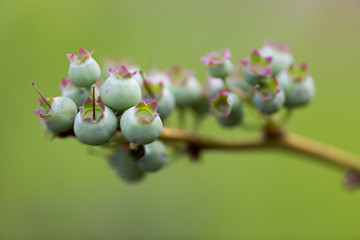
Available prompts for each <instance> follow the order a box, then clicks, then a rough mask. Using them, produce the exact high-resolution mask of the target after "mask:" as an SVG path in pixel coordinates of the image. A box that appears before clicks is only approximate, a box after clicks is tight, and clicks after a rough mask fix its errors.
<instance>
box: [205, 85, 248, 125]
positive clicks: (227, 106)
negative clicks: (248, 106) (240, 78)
mask: <svg viewBox="0 0 360 240" xmlns="http://www.w3.org/2000/svg"><path fill="white" fill-rule="evenodd" d="M210 113H211V114H212V115H214V116H215V117H216V120H217V122H218V123H219V124H221V125H223V126H225V127H233V126H235V125H238V124H240V123H241V122H242V119H243V114H244V113H243V110H242V106H241V101H240V99H239V97H238V96H237V95H236V94H234V93H231V92H227V91H224V92H220V93H218V94H217V96H216V97H215V98H214V99H212V100H211V108H210Z"/></svg>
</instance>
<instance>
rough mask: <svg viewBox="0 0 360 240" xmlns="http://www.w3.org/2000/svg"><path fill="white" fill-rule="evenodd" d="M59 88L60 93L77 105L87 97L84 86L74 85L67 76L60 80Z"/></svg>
mask: <svg viewBox="0 0 360 240" xmlns="http://www.w3.org/2000/svg"><path fill="white" fill-rule="evenodd" d="M60 88H61V95H62V96H64V97H68V98H70V99H71V100H73V101H74V103H75V104H76V105H77V106H78V107H79V106H81V105H83V103H84V102H85V100H86V99H87V98H88V97H89V92H88V91H87V90H86V89H85V88H78V87H76V86H75V85H73V84H72V83H71V81H70V79H68V78H63V80H62V81H61V82H60Z"/></svg>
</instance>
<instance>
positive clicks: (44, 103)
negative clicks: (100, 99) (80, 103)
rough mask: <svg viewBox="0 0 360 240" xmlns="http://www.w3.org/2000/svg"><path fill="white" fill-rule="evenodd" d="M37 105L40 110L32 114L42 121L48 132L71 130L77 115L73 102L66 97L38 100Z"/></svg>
mask: <svg viewBox="0 0 360 240" xmlns="http://www.w3.org/2000/svg"><path fill="white" fill-rule="evenodd" d="M39 105H40V109H37V110H35V111H34V113H35V114H36V115H38V116H39V117H40V118H42V119H44V123H45V125H46V127H47V128H48V129H49V130H51V131H53V132H65V131H68V130H70V129H72V127H73V125H74V118H75V116H76V113H77V106H76V104H75V103H74V101H73V100H71V99H70V98H67V97H55V98H46V99H45V98H40V99H39ZM49 105H50V107H49Z"/></svg>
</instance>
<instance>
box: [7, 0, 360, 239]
mask: <svg viewBox="0 0 360 240" xmlns="http://www.w3.org/2000/svg"><path fill="white" fill-rule="evenodd" d="M359 30H360V2H359V1H354V0H349V1H310V0H306V1H300V0H299V1H265V0H264V1H260V0H259V1H235V0H233V1H231V0H223V1H214V0H201V1H169V0H160V1H154V0H143V1H140V0H132V1H123V0H121V1H115V0H104V1H92V0H87V1H84V0H79V1H75V0H62V1H49V0H32V1H28V0H2V1H0V76H1V93H2V95H1V99H2V106H3V107H2V113H1V140H0V141H1V144H0V148H1V151H0V239H1V240H8V239H9V240H10V239H16V240H17V239H29V240H30V239H36V240H39V239H55V240H56V239H157V240H159V239H207V240H209V239H359V238H360V228H359V215H360V194H359V192H356V191H355V192H351V191H348V190H347V189H345V188H343V179H344V172H345V171H343V170H339V169H333V168H329V167H327V166H325V165H322V164H320V163H319V161H318V160H317V159H313V158H309V157H307V156H301V155H292V154H289V153H286V152H280V151H252V152H215V151H209V152H205V153H204V154H203V155H202V161H200V162H199V163H190V162H189V161H188V160H187V159H186V158H181V159H179V160H178V161H176V162H174V163H173V164H171V165H170V166H168V167H166V168H165V169H163V170H162V171H160V172H158V173H156V174H152V175H149V176H148V177H147V179H145V181H143V182H142V183H140V184H136V185H133V184H126V183H124V182H123V181H121V180H120V179H119V178H118V176H117V175H116V173H115V172H114V171H113V170H112V169H111V167H110V166H109V164H108V161H107V160H106V159H105V158H102V157H99V156H96V155H90V154H89V153H88V151H89V149H91V148H90V147H88V146H85V145H83V144H81V143H79V142H78V141H77V140H76V139H66V140H58V139H56V140H53V141H50V140H49V139H48V138H47V137H44V131H43V130H42V128H41V126H40V125H39V122H38V121H39V120H38V117H37V116H36V115H34V114H33V113H32V111H33V110H34V109H36V108H38V104H37V100H38V95H37V94H36V92H35V91H34V89H33V88H32V87H31V85H30V83H31V81H35V82H36V83H37V85H38V87H39V88H40V89H42V91H43V92H44V94H45V95H46V96H49V97H50V96H56V95H59V94H60V89H59V87H58V83H59V82H60V80H61V78H62V77H65V76H67V71H68V66H69V63H68V60H67V59H66V56H65V54H66V53H73V52H77V51H78V50H79V48H80V47H84V48H87V49H90V50H91V49H92V48H95V53H94V55H93V56H94V58H95V59H96V60H98V61H99V62H100V60H101V59H102V58H104V57H105V56H122V57H128V58H132V59H134V60H136V61H137V62H138V63H139V64H140V65H141V66H142V67H143V69H144V70H147V69H149V68H150V67H151V66H158V67H160V68H168V67H170V66H171V65H172V64H181V65H183V66H184V67H187V68H192V69H194V70H195V74H196V76H197V77H198V78H199V79H200V80H201V81H202V82H205V80H206V78H205V76H206V67H205V66H203V65H202V63H201V62H200V61H199V57H201V56H204V55H205V54H207V53H208V52H209V51H212V50H221V49H222V48H224V47H228V48H230V49H231V50H232V55H233V60H234V61H235V62H237V61H239V60H240V59H241V58H242V57H245V56H247V55H249V53H250V51H251V50H252V49H253V48H255V47H261V46H262V44H263V41H264V40H266V39H272V40H274V41H278V42H283V43H287V44H290V45H292V46H293V47H294V55H295V59H296V60H297V61H307V62H308V64H309V67H310V71H311V73H312V75H313V77H314V79H315V82H316V88H317V94H316V98H315V100H314V101H313V102H312V103H311V104H310V105H309V106H308V107H306V108H303V109H300V110H298V111H296V112H295V113H294V115H293V118H292V119H291V122H290V123H289V126H288V129H290V130H291V131H294V132H296V133H299V134H302V135H305V136H308V137H312V138H314V139H317V140H320V141H323V142H325V143H329V144H333V145H335V146H338V147H340V148H343V149H345V150H348V151H351V152H353V153H355V154H358V155H360V147H359V140H358V135H359V133H360V132H359V131H360V130H359V127H358V126H359V122H360V112H359V108H358V104H357V103H358V102H359V93H358V88H359V87H360V81H359V80H360V78H359V74H358V72H359V64H360V57H359V56H360V55H359V53H360V46H359V43H360V31H359ZM103 71H105V70H104V69H103ZM247 114H248V115H247V117H246V120H245V121H247V122H251V120H252V119H253V117H252V116H251V113H249V112H247ZM187 122H188V126H189V128H190V126H191V122H192V117H191V116H188V118H187ZM169 124H170V125H171V126H175V127H176V126H177V116H176V114H175V115H173V116H172V117H171V119H170V122H169ZM200 132H202V133H207V134H211V135H214V136H229V137H248V136H250V135H254V134H249V133H247V132H246V131H243V130H241V129H240V128H239V129H232V130H226V129H221V128H220V127H219V126H217V125H216V122H215V120H214V119H213V118H211V117H209V118H208V119H207V120H206V121H205V122H204V124H203V125H202V127H201V129H200ZM97 153H98V154H102V152H97Z"/></svg>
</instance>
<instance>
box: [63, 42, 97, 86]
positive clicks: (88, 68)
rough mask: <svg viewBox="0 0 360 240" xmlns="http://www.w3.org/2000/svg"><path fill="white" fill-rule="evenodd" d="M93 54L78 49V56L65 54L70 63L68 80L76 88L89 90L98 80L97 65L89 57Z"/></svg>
mask: <svg viewBox="0 0 360 240" xmlns="http://www.w3.org/2000/svg"><path fill="white" fill-rule="evenodd" d="M93 52H94V50H92V51H91V52H90V53H89V52H88V51H87V50H86V49H83V48H80V51H79V54H78V55H75V54H67V57H68V59H69V61H70V67H69V79H70V81H71V82H72V84H74V85H75V86H77V87H82V88H90V86H91V85H93V84H94V83H95V82H96V81H97V80H98V79H99V78H100V74H101V72H100V67H99V64H98V63H97V62H96V61H95V60H94V59H93V58H92V57H91V55H92V53H93ZM81 57H83V58H82V59H80V60H79V58H81Z"/></svg>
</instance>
